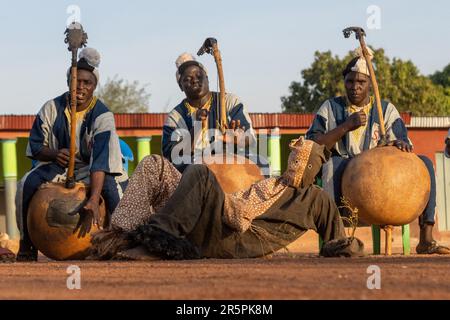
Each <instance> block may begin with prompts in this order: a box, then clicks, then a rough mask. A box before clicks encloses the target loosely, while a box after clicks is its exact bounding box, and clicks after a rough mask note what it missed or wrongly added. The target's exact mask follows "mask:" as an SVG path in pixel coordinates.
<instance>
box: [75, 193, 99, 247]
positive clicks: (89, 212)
mask: <svg viewBox="0 0 450 320" xmlns="http://www.w3.org/2000/svg"><path fill="white" fill-rule="evenodd" d="M77 213H78V214H79V215H80V220H78V224H77V226H76V227H75V229H74V231H73V233H77V232H78V238H84V237H85V236H86V235H87V234H88V233H90V232H91V229H92V226H97V228H99V229H100V227H101V225H100V206H99V201H98V200H96V199H92V198H91V199H89V201H87V202H86V204H85V205H84V206H83V208H81V210H80V211H79V212H74V213H69V215H74V214H77Z"/></svg>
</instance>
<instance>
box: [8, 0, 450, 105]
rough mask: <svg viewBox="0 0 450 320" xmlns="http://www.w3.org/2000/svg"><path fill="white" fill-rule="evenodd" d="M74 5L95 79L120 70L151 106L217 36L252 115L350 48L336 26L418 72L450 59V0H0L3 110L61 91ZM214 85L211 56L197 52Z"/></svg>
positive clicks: (232, 81)
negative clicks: (178, 63) (318, 54)
mask: <svg viewBox="0 0 450 320" xmlns="http://www.w3.org/2000/svg"><path fill="white" fill-rule="evenodd" d="M73 6H75V8H79V12H80V17H79V20H80V21H81V23H82V24H83V26H84V28H85V30H86V31H87V33H88V35H89V40H88V46H90V47H94V48H96V49H97V50H98V51H99V52H100V54H101V55H102V62H101V65H100V76H101V83H105V81H106V80H107V79H108V78H114V76H116V75H117V76H118V77H119V78H123V79H125V80H128V81H130V82H131V81H135V80H137V81H139V83H140V84H141V85H146V88H147V91H148V92H149V93H150V94H151V98H150V110H149V112H168V111H170V110H171V109H172V108H174V107H175V106H176V105H177V104H178V103H179V102H180V101H181V100H182V99H183V97H184V95H183V93H182V92H181V91H180V89H179V87H178V85H177V83H176V80H175V72H176V68H175V60H176V58H177V57H178V55H179V54H181V53H183V52H190V53H193V54H194V53H196V52H197V50H198V49H199V47H200V46H201V45H202V43H203V41H204V40H205V39H206V38H207V37H211V36H212V37H215V38H217V39H218V42H219V47H220V50H221V53H222V58H223V67H224V74H225V85H226V88H227V91H228V92H232V93H234V94H236V95H238V96H239V97H240V98H241V100H242V101H243V102H244V103H245V105H246V107H247V108H248V110H249V111H250V112H280V111H281V101H280V97H281V96H284V95H287V94H288V93H289V90H288V88H289V85H290V83H291V82H292V81H294V80H295V81H299V80H301V70H302V69H305V68H307V67H309V66H310V64H311V63H312V61H313V55H314V52H315V51H316V50H319V51H326V50H331V51H332V52H333V53H334V54H337V55H339V56H343V55H345V54H346V53H347V52H348V51H349V50H353V49H354V48H356V47H357V45H358V43H357V42H356V40H355V39H354V37H352V38H351V39H344V37H343V35H342V30H343V29H344V28H345V27H348V26H353V25H357V26H361V27H363V28H364V29H365V30H366V32H367V39H366V41H367V43H368V44H370V45H372V46H373V47H375V48H379V47H383V48H384V49H385V52H386V54H387V55H388V56H389V57H391V58H392V57H398V58H401V59H405V60H408V59H409V60H412V61H413V63H414V64H416V65H417V66H418V68H419V70H420V72H421V73H422V74H424V75H429V74H431V73H434V72H435V71H437V70H442V69H443V68H444V67H445V66H446V65H447V64H448V63H450V39H449V33H450V2H449V1H446V0H433V1H406V0H398V1H392V0H391V1H382V0H370V1H365V0H340V1H332V0H329V1H326V0H316V1H311V0H309V1H299V0H296V1H294V0H293V1H289V0H277V1H275V0H272V1H267V0H258V1H256V0H255V1H254V0H247V1H243V0H241V1H237V0H227V1H204V0H194V1H190V2H187V1H173V0H165V1H141V0H130V1H114V0H112V1H111V0H109V1H103V0H95V1H94V0H71V1H65V0H41V1H31V0H28V1H24V0H16V1H5V0H0V46H1V50H0V75H1V76H0V114H35V113H37V112H38V111H39V109H40V108H41V106H42V105H43V104H44V103H45V102H46V101H47V100H50V99H52V98H54V97H56V96H58V95H60V94H62V93H63V92H64V91H66V90H67V88H66V79H65V73H66V70H67V68H68V66H69V64H70V53H69V52H68V51H67V46H66V45H65V44H64V34H63V33H64V30H65V28H66V24H67V22H68V21H70V20H71V19H73V17H74V14H75V12H74V11H73V10H72V11H71V8H74V7H73ZM198 60H199V61H200V62H202V63H203V64H204V65H205V66H206V67H207V68H208V70H209V78H210V88H211V89H212V90H217V89H218V86H217V80H216V79H217V76H216V67H215V64H214V59H213V57H212V56H210V55H206V56H202V57H199V58H198Z"/></svg>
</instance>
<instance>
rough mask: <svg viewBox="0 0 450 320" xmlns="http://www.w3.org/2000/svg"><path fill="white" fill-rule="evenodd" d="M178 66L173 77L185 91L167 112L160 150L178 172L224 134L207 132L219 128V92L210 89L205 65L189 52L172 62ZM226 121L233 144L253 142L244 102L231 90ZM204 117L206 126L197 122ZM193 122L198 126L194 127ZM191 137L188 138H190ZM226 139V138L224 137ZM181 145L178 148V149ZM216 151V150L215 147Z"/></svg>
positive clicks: (227, 96) (250, 124)
mask: <svg viewBox="0 0 450 320" xmlns="http://www.w3.org/2000/svg"><path fill="white" fill-rule="evenodd" d="M175 64H176V67H177V73H176V79H177V83H178V85H179V87H180V89H181V90H182V91H183V92H184V93H185V95H186V99H183V101H181V103H180V104H178V105H177V106H176V107H175V108H174V109H173V110H172V111H171V112H170V113H169V115H168V117H167V120H166V122H165V124H164V127H163V138H162V151H163V155H164V157H165V158H167V159H169V160H170V161H171V162H173V163H174V165H175V166H176V168H177V169H178V170H180V171H181V172H182V171H183V170H184V169H185V168H186V166H187V165H189V164H190V163H192V159H193V156H194V154H195V153H196V151H200V152H201V151H202V150H204V149H205V148H206V147H208V146H211V144H213V143H214V141H216V139H217V141H218V140H220V139H221V138H224V137H223V136H221V135H218V134H213V135H211V134H210V132H211V131H213V130H210V129H218V122H220V121H219V120H220V109H219V94H218V93H217V92H211V91H210V90H209V82H208V73H207V70H206V68H205V67H204V66H203V65H202V64H201V63H199V62H197V61H196V60H195V59H194V57H193V56H192V55H191V54H189V53H183V54H182V55H180V56H179V57H178V59H177V60H176V62H175ZM225 108H226V115H227V119H226V123H227V125H228V128H229V129H233V130H234V132H235V135H234V141H233V143H234V145H238V146H240V147H244V148H245V149H246V150H245V151H246V153H248V152H247V151H248V150H249V146H250V145H252V146H254V145H255V143H256V137H255V133H254V131H253V128H252V122H251V119H250V116H249V114H248V112H247V110H246V108H245V106H244V104H243V103H242V102H241V101H240V100H239V98H238V97H236V96H235V95H233V94H230V93H227V94H226V95H225ZM201 121H206V123H207V125H206V127H203V128H202V126H201V125H199V124H200V122H201ZM195 123H197V125H199V127H200V128H199V130H197V131H195V130H194V128H195V125H196V124H195ZM189 138H190V141H189ZM225 142H226V141H225ZM186 143H187V144H188V149H189V150H190V151H191V154H190V155H186V154H183V151H185V150H186V149H185V148H183V150H181V146H184V147H185V146H186ZM179 148H180V150H178V149H179ZM216 151H217V150H216Z"/></svg>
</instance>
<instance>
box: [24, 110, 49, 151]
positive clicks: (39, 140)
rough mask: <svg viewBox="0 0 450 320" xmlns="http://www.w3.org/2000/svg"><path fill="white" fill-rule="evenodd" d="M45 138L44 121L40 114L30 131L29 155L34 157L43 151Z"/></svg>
mask: <svg viewBox="0 0 450 320" xmlns="http://www.w3.org/2000/svg"><path fill="white" fill-rule="evenodd" d="M45 140H46V138H45V133H44V130H43V122H42V119H41V117H39V115H38V116H37V117H36V119H35V120H34V123H33V127H32V128H31V131H30V137H29V139H28V143H29V147H30V148H29V150H30V151H31V154H27V156H29V157H30V158H32V159H34V158H35V157H36V156H37V155H38V154H39V153H40V152H41V151H42V148H43V147H44V146H45V145H44V141H45Z"/></svg>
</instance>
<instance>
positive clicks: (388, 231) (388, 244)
mask: <svg viewBox="0 0 450 320" xmlns="http://www.w3.org/2000/svg"><path fill="white" fill-rule="evenodd" d="M392 229H393V227H392V226H385V227H384V231H385V232H386V241H385V245H386V246H385V255H387V256H390V255H392Z"/></svg>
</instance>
